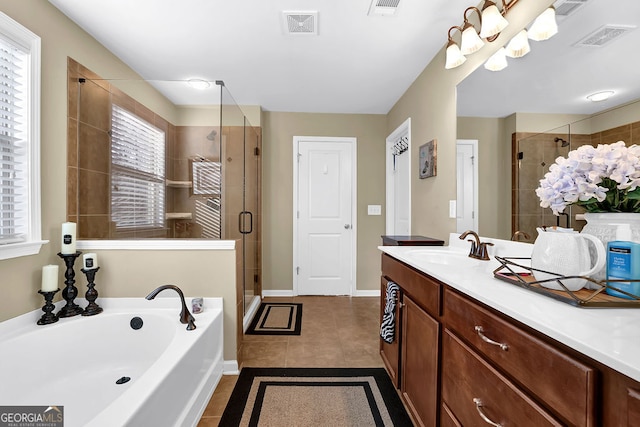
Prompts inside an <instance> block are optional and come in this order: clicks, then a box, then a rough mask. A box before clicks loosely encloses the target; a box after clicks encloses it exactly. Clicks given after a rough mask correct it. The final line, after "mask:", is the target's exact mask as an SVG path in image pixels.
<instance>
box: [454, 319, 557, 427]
mask: <svg viewBox="0 0 640 427" xmlns="http://www.w3.org/2000/svg"><path fill="white" fill-rule="evenodd" d="M442 401H443V403H444V404H446V405H447V407H448V408H450V410H451V412H452V413H453V415H454V416H455V419H457V420H459V422H460V424H462V425H464V426H481V425H485V424H490V425H502V426H518V427H529V426H530V427H542V426H560V425H562V424H561V423H560V422H558V421H557V420H555V419H554V417H553V416H551V415H550V414H549V413H548V412H547V411H546V410H545V409H544V408H542V407H540V406H539V405H538V404H537V402H535V401H534V400H533V399H532V398H531V397H529V396H528V395H527V394H526V393H524V392H522V391H521V390H520V389H519V388H518V387H516V386H515V385H514V384H513V383H511V382H510V381H509V380H508V379H507V378H505V377H504V376H502V375H501V374H500V373H499V372H498V371H496V370H495V369H494V368H493V367H492V366H491V365H490V364H489V363H487V362H486V361H485V360H484V359H483V358H482V357H481V356H479V355H478V354H476V353H475V352H474V351H473V350H471V349H470V348H469V347H468V346H467V345H466V344H464V343H463V342H462V341H461V340H460V339H458V338H457V337H456V336H455V335H454V334H453V333H452V332H451V331H449V330H448V329H445V331H444V333H443V336H442ZM492 423H493V424H492Z"/></svg>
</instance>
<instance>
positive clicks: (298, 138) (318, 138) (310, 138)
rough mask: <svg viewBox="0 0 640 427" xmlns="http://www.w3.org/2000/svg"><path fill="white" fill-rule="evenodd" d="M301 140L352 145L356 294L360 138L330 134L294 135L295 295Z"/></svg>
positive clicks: (353, 282) (353, 287)
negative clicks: (358, 145) (332, 135)
mask: <svg viewBox="0 0 640 427" xmlns="http://www.w3.org/2000/svg"><path fill="white" fill-rule="evenodd" d="M301 142H316V143H322V142H340V143H345V144H349V145H350V147H351V182H352V185H351V215H352V216H353V218H352V219H351V224H352V233H351V257H352V260H353V262H352V263H351V285H350V289H349V295H351V296H353V295H355V294H356V271H357V264H358V262H357V254H358V224H357V219H358V210H357V209H358V203H357V201H358V197H357V196H358V191H357V190H358V181H357V176H358V173H357V172H358V170H357V164H358V162H357V160H358V159H357V153H358V150H357V148H358V147H357V144H358V140H357V138H354V137H329V136H326V137H325V136H294V137H293V156H292V157H293V217H292V218H293V221H292V222H293V264H292V271H291V275H292V283H293V295H299V293H298V274H297V266H298V210H299V209H298V204H299V197H298V174H299V172H300V171H299V167H298V151H299V150H298V148H299V144H300V143H301Z"/></svg>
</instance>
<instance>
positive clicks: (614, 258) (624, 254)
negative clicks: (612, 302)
mask: <svg viewBox="0 0 640 427" xmlns="http://www.w3.org/2000/svg"><path fill="white" fill-rule="evenodd" d="M630 240H631V227H630V226H629V225H628V224H621V225H619V226H618V230H617V232H616V240H614V241H613V242H609V243H607V280H634V279H640V244H638V243H634V242H631V241H630ZM607 284H608V285H609V286H614V287H616V288H618V289H620V290H622V291H625V292H628V293H630V294H634V295H637V296H639V297H640V282H609V283H607ZM606 292H607V293H608V294H609V295H613V296H616V297H620V298H626V299H634V298H632V297H630V296H627V295H625V294H623V293H621V292H618V291H615V290H613V289H610V288H607V290H606Z"/></svg>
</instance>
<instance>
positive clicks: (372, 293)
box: [262, 289, 380, 297]
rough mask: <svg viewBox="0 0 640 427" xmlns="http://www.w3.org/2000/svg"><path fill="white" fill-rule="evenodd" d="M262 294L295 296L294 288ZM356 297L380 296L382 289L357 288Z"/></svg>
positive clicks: (264, 295)
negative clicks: (359, 289) (360, 289)
mask: <svg viewBox="0 0 640 427" xmlns="http://www.w3.org/2000/svg"><path fill="white" fill-rule="evenodd" d="M262 296H263V297H293V296H295V295H294V294H293V291H292V290H288V289H282V290H270V291H267V290H264V289H263V290H262ZM353 296H354V297H379V296H380V291H378V290H364V291H358V290H356V293H355V294H354V295H353Z"/></svg>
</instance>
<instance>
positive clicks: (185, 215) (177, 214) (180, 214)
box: [165, 212, 193, 219]
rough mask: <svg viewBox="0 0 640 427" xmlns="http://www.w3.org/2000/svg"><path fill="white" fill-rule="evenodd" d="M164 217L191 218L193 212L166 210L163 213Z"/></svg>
mask: <svg viewBox="0 0 640 427" xmlns="http://www.w3.org/2000/svg"><path fill="white" fill-rule="evenodd" d="M165 218H166V219H191V218H193V214H192V213H191V212H167V213H166V214H165Z"/></svg>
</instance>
